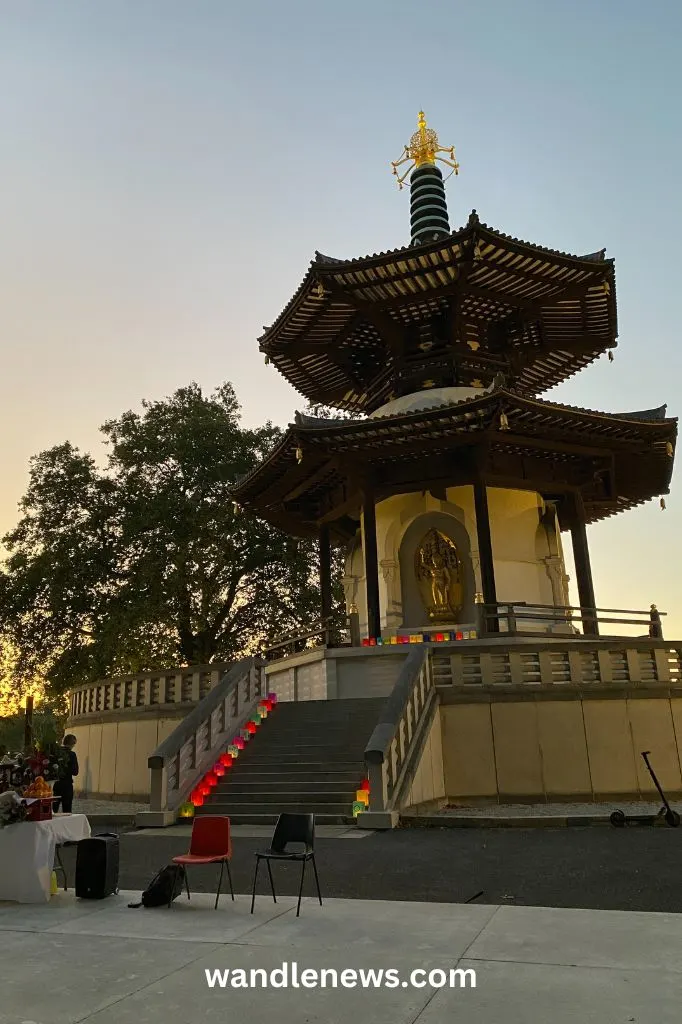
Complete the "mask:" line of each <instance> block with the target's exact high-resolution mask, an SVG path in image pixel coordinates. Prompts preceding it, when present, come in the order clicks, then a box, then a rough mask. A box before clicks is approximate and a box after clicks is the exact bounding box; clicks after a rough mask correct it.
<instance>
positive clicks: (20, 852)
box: [0, 814, 90, 903]
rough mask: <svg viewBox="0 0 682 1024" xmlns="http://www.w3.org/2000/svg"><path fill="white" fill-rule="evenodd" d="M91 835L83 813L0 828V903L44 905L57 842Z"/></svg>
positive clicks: (48, 894)
mask: <svg viewBox="0 0 682 1024" xmlns="http://www.w3.org/2000/svg"><path fill="white" fill-rule="evenodd" d="M89 836H90V822H89V821H88V819H87V818H86V816H85V815H84V814H57V815H55V816H54V817H53V818H50V820H49V821H20V822H15V823H14V824H13V825H6V826H5V827H4V828H0V900H12V901H13V902H15V903H47V901H48V900H49V899H50V882H51V878H52V871H53V868H54V854H55V847H56V846H57V844H58V843H77V842H79V841H80V840H81V839H88V838H89Z"/></svg>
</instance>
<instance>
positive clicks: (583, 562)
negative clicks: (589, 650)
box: [571, 494, 599, 636]
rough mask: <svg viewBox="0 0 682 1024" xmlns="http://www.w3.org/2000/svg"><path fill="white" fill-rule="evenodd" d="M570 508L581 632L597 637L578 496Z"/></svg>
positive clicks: (591, 584)
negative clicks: (581, 616) (580, 609)
mask: <svg viewBox="0 0 682 1024" xmlns="http://www.w3.org/2000/svg"><path fill="white" fill-rule="evenodd" d="M571 506H572V507H571V540H572V542H573V560H574V562H575V578H576V583H577V584H578V603H579V604H580V607H581V608H582V609H583V632H584V633H585V634H586V635H588V636H599V623H598V622H597V613H596V608H597V602H596V601H595V599H594V583H593V582H592V566H591V564H590V550H589V548H588V546H587V529H586V528H585V508H584V506H583V500H582V497H581V495H580V494H574V495H573V496H572V498H571Z"/></svg>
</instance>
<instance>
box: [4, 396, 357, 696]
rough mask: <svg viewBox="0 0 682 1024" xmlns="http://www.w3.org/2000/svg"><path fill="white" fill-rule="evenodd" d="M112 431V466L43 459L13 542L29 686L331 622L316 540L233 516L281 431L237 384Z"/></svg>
mask: <svg viewBox="0 0 682 1024" xmlns="http://www.w3.org/2000/svg"><path fill="white" fill-rule="evenodd" d="M101 429H102V432H103V434H104V437H105V443H106V446H107V450H108V451H107V464H106V466H105V468H104V469H103V470H102V469H99V468H98V467H97V466H96V464H95V461H94V459H93V458H92V457H91V456H90V455H88V454H84V453H83V452H81V451H79V450H78V449H77V448H75V447H74V446H73V445H71V444H69V443H68V442H65V443H64V444H61V445H57V446H56V447H54V448H51V449H50V450H49V451H45V452H42V453H41V454H39V455H37V456H35V457H34V458H33V459H32V461H31V471H30V482H29V487H28V490H27V493H26V495H25V496H24V498H23V500H22V502H21V505H20V513H21V518H20V520H19V523H18V525H17V526H16V528H15V529H14V530H12V531H11V532H10V533H9V534H8V535H7V536H6V537H5V538H4V539H3V542H4V545H5V547H6V549H7V551H8V555H7V558H6V560H5V564H4V566H3V567H2V570H1V571H0V639H2V640H4V641H5V642H7V643H9V644H11V645H12V647H13V649H14V650H16V652H17V661H16V665H15V666H14V673H13V674H14V676H15V678H16V679H17V680H22V679H25V680H29V679H35V678H36V677H39V676H42V677H44V678H46V679H47V681H48V690H50V691H51V692H52V693H62V692H64V691H65V690H66V689H68V688H69V687H71V686H74V685H77V684H79V683H82V682H87V681H90V680H92V679H96V678H102V677H106V676H109V675H115V674H125V673H130V672H141V671H146V670H150V669H155V668H162V667H172V666H174V665H187V664H197V663H205V662H210V661H214V660H231V659H232V658H234V657H235V656H237V655H241V654H243V653H246V652H249V651H253V650H255V649H257V648H258V647H259V645H261V644H262V643H263V642H264V641H265V640H266V639H268V638H273V637H275V636H280V635H282V634H285V633H288V632H290V631H291V630H295V629H297V628H302V627H307V626H308V625H309V624H310V623H311V622H313V621H315V620H316V619H317V618H318V617H319V580H318V577H317V556H316V552H315V550H314V548H315V545H314V543H313V542H312V541H297V540H293V539H292V538H289V537H287V536H286V535H284V534H283V533H281V532H279V531H277V530H275V529H274V528H273V527H271V526H269V525H268V524H267V523H264V522H262V521H260V520H258V519H256V518H254V517H253V516H250V515H248V514H247V513H245V512H244V511H240V510H238V509H236V508H235V506H234V503H233V500H232V498H231V495H230V487H231V485H232V484H234V482H235V481H236V480H237V479H238V478H239V477H240V476H241V475H242V474H243V473H245V472H247V471H248V470H250V469H251V468H252V467H253V466H254V465H255V464H256V463H258V462H259V461H260V460H261V459H262V458H263V457H264V456H266V455H267V454H268V452H269V451H270V450H271V449H272V447H273V445H274V444H275V443H276V442H277V440H278V439H279V437H280V431H279V430H278V428H276V427H274V426H273V425H272V424H271V423H266V424H265V425H264V426H263V427H260V428H257V429H246V428H245V427H243V426H242V424H241V417H240V408H239V403H238V401H237V398H236V395H235V392H234V389H233V387H232V385H231V384H229V383H225V384H223V385H222V386H221V387H219V388H218V389H217V390H216V391H215V392H214V393H213V394H212V395H210V396H206V395H204V394H203V393H202V390H201V388H200V387H199V386H198V385H197V384H190V385H189V386H188V387H185V388H181V389H179V390H178V391H176V392H175V394H173V395H171V396H170V397H169V398H167V399H165V400H163V401H154V402H152V401H145V402H143V410H142V413H137V412H126V413H124V414H123V415H122V416H121V417H120V418H119V419H117V420H111V421H109V422H107V423H105V424H104V426H103V427H102V428H101ZM337 598H340V594H339V590H338V586H337Z"/></svg>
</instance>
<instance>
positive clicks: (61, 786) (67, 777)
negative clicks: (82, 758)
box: [52, 734, 78, 814]
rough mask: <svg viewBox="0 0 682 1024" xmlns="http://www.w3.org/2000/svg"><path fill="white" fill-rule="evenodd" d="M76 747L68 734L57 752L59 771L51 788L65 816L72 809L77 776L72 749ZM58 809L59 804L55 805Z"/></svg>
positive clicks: (74, 755)
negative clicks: (58, 799)
mask: <svg viewBox="0 0 682 1024" xmlns="http://www.w3.org/2000/svg"><path fill="white" fill-rule="evenodd" d="M75 746H76V737H75V736H72V735H71V734H69V735H68V736H65V737H64V739H63V740H62V745H61V748H60V750H59V769H58V776H57V781H56V782H55V784H54V785H53V787H52V792H53V793H54V795H55V796H59V797H61V808H62V810H63V811H64V813H65V814H71V809H72V807H73V780H74V778H75V777H76V776H77V775H78V758H77V757H76V754H75V751H74V749H73V748H74V747H75ZM58 808H59V803H55V808H54V809H55V810H57V809H58Z"/></svg>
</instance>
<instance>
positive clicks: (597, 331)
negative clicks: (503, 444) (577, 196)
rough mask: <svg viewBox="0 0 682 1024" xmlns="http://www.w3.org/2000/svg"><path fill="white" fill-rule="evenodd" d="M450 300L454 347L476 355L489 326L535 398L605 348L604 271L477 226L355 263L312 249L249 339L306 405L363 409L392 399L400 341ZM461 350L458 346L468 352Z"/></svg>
mask: <svg viewBox="0 0 682 1024" xmlns="http://www.w3.org/2000/svg"><path fill="white" fill-rule="evenodd" d="M453 302H454V303H455V304H456V309H457V317H458V320H459V322H461V324H462V332H463V333H462V338H461V344H462V346H463V347H464V351H465V352H466V351H469V354H470V355H471V352H472V351H473V352H477V353H479V354H483V353H484V352H485V351H486V349H487V347H488V339H489V332H490V329H491V327H492V328H493V329H495V328H497V329H499V330H500V331H502V332H503V334H504V337H505V341H504V345H505V346H506V348H505V351H506V352H508V353H509V355H510V356H511V358H512V359H513V361H514V365H515V366H517V370H516V371H515V374H514V386H515V388H516V389H517V390H518V391H519V392H520V393H522V394H527V395H537V394H539V393H541V392H543V391H545V390H547V389H549V388H551V387H553V386H555V385H556V384H559V383H560V382H561V381H563V380H566V379H567V378H568V377H570V376H572V375H573V374H574V373H576V372H577V371H578V370H580V369H581V368H582V367H584V366H586V365H587V364H588V363H590V362H592V361H593V360H594V359H596V358H598V356H599V355H601V354H602V353H603V352H605V351H606V350H607V349H609V348H613V347H615V344H616V336H617V316H616V297H615V270H614V264H613V260H610V259H606V257H605V250H600V251H599V252H596V253H591V254H588V255H584V256H576V255H572V254H570V253H565V252H560V251H558V250H554V249H548V248H545V247H543V246H538V245H533V244H531V243H529V242H524V241H521V240H519V239H517V238H513V237H511V236H510V235H506V234H503V233H502V232H499V231H496V230H495V229H493V228H491V227H489V226H488V225H486V224H483V223H481V222H480V221H479V218H478V216H477V215H476V213H475V211H474V212H473V213H472V215H471V216H470V217H469V220H468V222H467V224H466V225H465V226H464V227H463V228H460V229H458V230H457V231H455V232H453V233H452V234H451V235H449V236H447V237H446V238H443V239H440V240H438V241H434V242H430V243H429V244H427V245H421V246H404V247H402V248H399V249H393V250H391V251H388V252H382V253H376V254H374V255H371V256H365V257H362V258H360V259H350V260H339V259H334V258H332V257H329V256H324V255H322V254H321V253H316V255H315V258H314V259H313V261H312V262H311V264H310V267H309V269H308V272H307V274H306V276H305V278H304V280H303V282H302V283H301V285H300V287H299V288H298V290H297V291H296V292H295V294H294V295H293V296H292V298H291V299H290V301H289V302H288V304H287V305H286V307H285V308H284V310H283V311H282V313H281V314H280V315H279V316H278V318H277V319H276V321H275V322H274V324H273V325H272V326H271V327H269V328H267V329H266V330H265V332H264V334H263V335H262V336H261V337H260V339H259V344H260V348H261V350H262V351H263V352H264V353H265V354H266V356H267V357H268V358H269V360H270V361H271V362H272V363H273V364H274V365H275V366H276V368H277V369H278V370H279V372H280V373H281V374H282V375H283V376H284V377H285V378H286V379H287V380H289V381H290V383H291V384H293V386H294V387H295V388H296V389H297V390H298V391H300V392H301V394H303V395H305V396H306V397H307V398H309V399H310V400H311V401H314V402H320V403H323V404H326V405H333V406H336V407H338V408H340V409H346V410H348V411H355V412H372V411H373V410H374V409H376V408H378V407H379V406H380V405H382V404H383V403H385V402H386V401H387V400H388V399H389V398H390V394H391V384H392V365H393V359H394V355H395V351H396V349H397V348H398V347H399V345H400V335H401V334H404V332H405V329H406V328H407V329H409V328H411V327H414V326H416V325H419V324H421V323H424V322H426V321H428V320H429V319H430V318H433V317H434V316H438V315H441V314H444V313H445V312H446V311H447V310H448V309H450V308H452V304H453ZM467 346H468V349H467Z"/></svg>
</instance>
